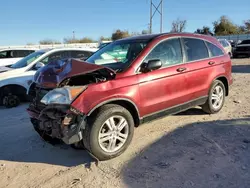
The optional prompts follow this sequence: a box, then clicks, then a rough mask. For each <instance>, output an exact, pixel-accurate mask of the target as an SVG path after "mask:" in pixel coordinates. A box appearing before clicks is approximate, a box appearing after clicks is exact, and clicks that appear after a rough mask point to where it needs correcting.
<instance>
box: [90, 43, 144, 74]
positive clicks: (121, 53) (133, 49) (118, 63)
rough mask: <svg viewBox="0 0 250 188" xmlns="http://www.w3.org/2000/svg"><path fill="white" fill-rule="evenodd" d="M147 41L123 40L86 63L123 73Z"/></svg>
mask: <svg viewBox="0 0 250 188" xmlns="http://www.w3.org/2000/svg"><path fill="white" fill-rule="evenodd" d="M146 45H147V41H136V40H133V41H132V40H121V41H116V42H113V43H110V44H108V45H107V46H105V47H103V48H101V49H100V50H99V51H97V52H96V53H94V54H93V55H92V56H90V57H89V58H88V59H87V60H86V62H88V63H93V64H97V65H102V66H106V67H109V68H112V69H113V70H116V71H119V72H121V71H123V70H124V69H125V68H127V67H128V66H129V65H130V64H131V62H132V61H133V60H134V59H135V58H136V57H137V56H138V55H139V53H140V52H141V51H142V50H143V48H144V47H145V46H146Z"/></svg>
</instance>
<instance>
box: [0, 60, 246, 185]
mask: <svg viewBox="0 0 250 188" xmlns="http://www.w3.org/2000/svg"><path fill="white" fill-rule="evenodd" d="M233 72H234V73H233V77H234V84H233V86H232V88H231V91H230V96H229V97H228V98H227V99H226V103H225V106H224V108H223V109H222V111H221V112H220V113H218V114H216V115H206V114H204V113H203V112H202V111H201V110H200V109H199V108H193V109H190V110H188V111H186V112H183V113H180V114H177V115H175V116H169V117H165V118H163V119H160V120H156V121H153V122H151V123H148V124H144V125H142V126H140V127H139V128H137V129H136V130H135V135H134V139H133V141H132V144H131V146H130V147H129V148H128V150H127V151H126V152H125V153H124V154H122V155H121V156H120V157H118V158H115V159H113V160H110V161H106V162H99V163H98V164H97V163H96V162H95V160H94V159H93V158H91V157H90V155H89V154H88V153H87V152H86V151H84V150H74V149H71V148H70V147H68V146H66V145H58V146H51V145H49V144H47V143H45V142H44V141H42V140H41V139H40V138H39V136H38V135H37V134H36V132H35V131H33V128H32V126H31V124H30V122H29V118H28V115H27V113H26V112H25V109H26V107H27V104H25V105H21V106H19V107H17V108H13V109H4V108H0V117H1V123H0V124H1V130H0V177H1V178H0V187H13V188H17V187H32V188H34V187H53V188H56V187H88V188H91V187H131V188H138V187H171V188H172V187H178V188H179V187H184V188H188V187H201V188H215V187H219V188H223V187H227V188H229V187H230V188H231V187H235V188H244V187H249V185H250V111H249V109H250V103H249V101H250V59H237V60H233Z"/></svg>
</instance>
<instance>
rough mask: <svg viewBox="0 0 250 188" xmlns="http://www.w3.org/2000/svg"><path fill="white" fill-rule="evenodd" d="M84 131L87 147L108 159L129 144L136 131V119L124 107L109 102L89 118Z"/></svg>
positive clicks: (121, 151) (93, 152) (100, 157)
mask: <svg viewBox="0 0 250 188" xmlns="http://www.w3.org/2000/svg"><path fill="white" fill-rule="evenodd" d="M83 133H84V134H83V135H84V136H83V139H84V140H83V141H84V145H85V147H86V149H88V150H89V151H90V152H91V153H92V154H93V155H94V156H95V157H97V158H98V159H99V160H101V161H102V160H108V159H111V158H114V157H117V156H119V155H120V154H122V153H123V152H124V151H125V150H126V149H127V147H128V146H129V144H130V142H131V140H132V137H133V133H134V120H133V117H132V115H131V114H130V112H129V111H128V110H127V109H125V108H124V107H122V106H120V105H114V104H107V105H104V106H102V107H100V109H99V110H98V113H97V114H95V115H94V117H90V118H89V120H88V125H87V126H86V128H85V130H84V132H83Z"/></svg>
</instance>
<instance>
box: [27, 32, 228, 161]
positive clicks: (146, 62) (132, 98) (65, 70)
mask: <svg viewBox="0 0 250 188" xmlns="http://www.w3.org/2000/svg"><path fill="white" fill-rule="evenodd" d="M86 62H87V63H86ZM86 62H81V61H77V60H74V59H69V60H65V61H59V62H52V63H50V64H48V65H47V66H45V67H44V68H42V69H41V70H40V71H39V72H38V73H37V74H36V75H35V77H34V83H33V84H32V85H31V87H30V90H29V93H30V95H33V97H34V101H33V102H32V103H31V104H30V106H29V108H28V112H29V114H30V116H31V122H32V123H33V125H34V128H35V130H36V131H37V132H38V133H39V134H40V135H41V136H42V137H43V138H45V139H48V138H56V139H60V140H63V141H64V142H65V143H66V144H71V145H73V146H75V147H78V146H84V147H85V148H86V149H87V150H89V151H90V152H91V153H92V154H93V155H94V156H95V157H97V158H98V159H99V160H107V159H110V158H113V157H116V156H118V155H120V154H121V153H123V152H124V151H125V150H126V148H127V147H128V145H129V144H130V142H131V140H132V137H133V132H134V127H136V126H138V125H139V124H141V123H143V122H145V121H148V120H150V119H152V118H158V117H161V116H164V115H169V114H175V113H178V112H180V111H183V110H186V109H188V108H191V107H193V106H201V107H202V109H203V110H204V111H205V112H207V113H209V114H213V113H217V112H219V111H220V110H221V108H222V106H223V104H224V101H225V96H227V95H228V93H229V86H230V85H231V84H232V76H231V60H230V57H229V55H228V54H226V53H225V52H224V50H223V47H222V46H221V45H220V43H219V42H218V41H217V40H216V39H215V38H213V37H211V36H204V35H198V34H188V33H169V34H166V33H165V34H155V35H142V36H136V37H131V38H126V39H122V40H117V41H115V42H113V43H111V44H109V45H107V46H105V47H103V48H101V49H100V50H99V51H97V52H96V53H94V54H93V55H92V56H91V57H89V58H88V59H87V60H86Z"/></svg>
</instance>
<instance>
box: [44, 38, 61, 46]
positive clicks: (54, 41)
mask: <svg viewBox="0 0 250 188" xmlns="http://www.w3.org/2000/svg"><path fill="white" fill-rule="evenodd" d="M39 44H41V45H46V44H61V42H60V41H57V40H53V39H44V40H40V41H39Z"/></svg>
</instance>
